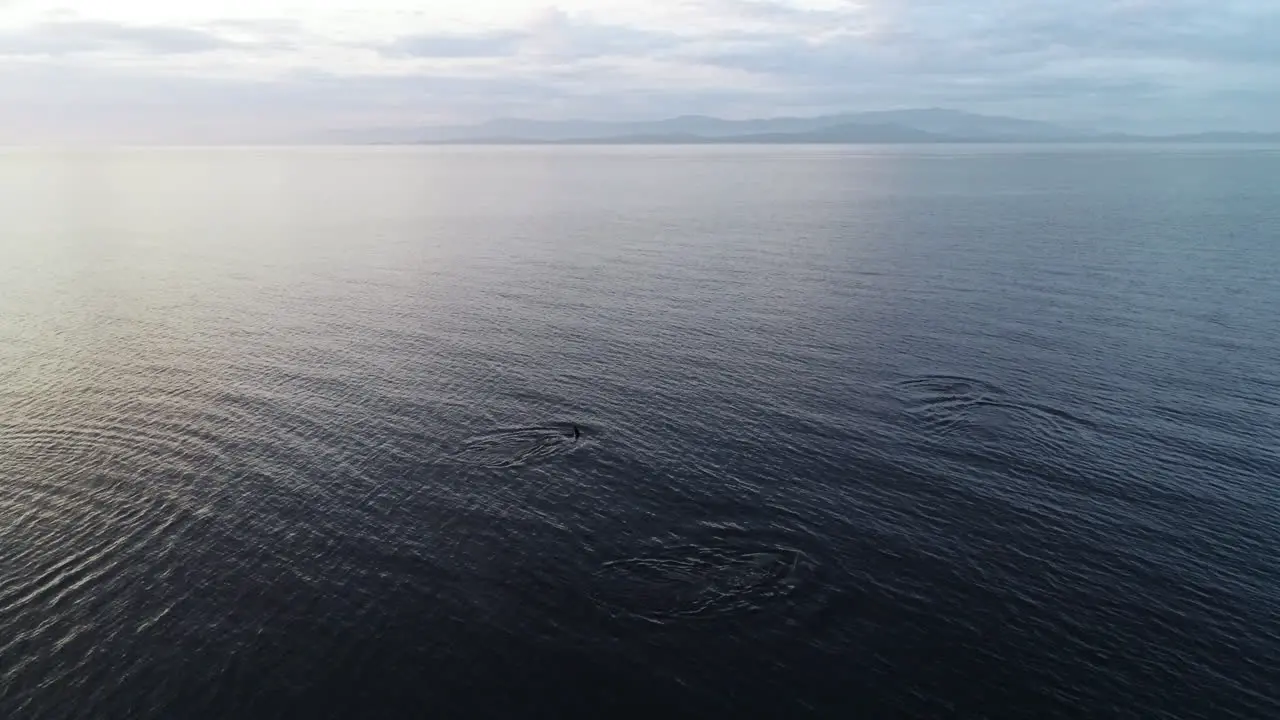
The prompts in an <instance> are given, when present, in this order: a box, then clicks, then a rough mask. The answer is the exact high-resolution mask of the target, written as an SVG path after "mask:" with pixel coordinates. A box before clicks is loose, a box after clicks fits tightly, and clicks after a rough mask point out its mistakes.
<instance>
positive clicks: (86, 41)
mask: <svg viewBox="0 0 1280 720" xmlns="http://www.w3.org/2000/svg"><path fill="white" fill-rule="evenodd" d="M233 46H234V43H231V42H229V41H227V40H224V39H223V38H221V37H219V36H217V35H214V34H211V33H208V32H204V31H202V30H197V29H192V28H182V27H164V26H146V25H122V24H118V23H112V22H91V21H63V22H45V23H40V24H38V25H34V26H31V27H29V28H26V29H24V30H21V31H9V32H5V33H0V55H71V54H77V53H95V52H110V51H118V50H131V51H135V52H143V53H150V54H155V55H180V54H185V53H200V52H209V51H212V50H222V49H226V48H229V47H233Z"/></svg>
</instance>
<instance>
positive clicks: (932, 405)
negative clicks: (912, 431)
mask: <svg viewBox="0 0 1280 720" xmlns="http://www.w3.org/2000/svg"><path fill="white" fill-rule="evenodd" d="M897 390H898V391H899V392H900V393H901V394H902V396H903V399H904V402H905V404H906V411H907V413H908V415H910V416H911V417H912V418H913V419H914V420H915V421H916V422H917V423H919V425H920V427H921V428H922V429H924V430H925V431H926V432H928V433H929V434H930V436H931V437H932V438H933V439H934V440H937V441H941V442H956V441H959V442H961V443H963V444H964V445H966V446H970V447H973V446H985V447H988V448H1007V449H1011V450H1019V449H1026V450H1035V451H1040V452H1048V453H1053V454H1055V455H1057V454H1061V453H1064V452H1067V451H1068V450H1071V449H1073V448H1075V447H1076V446H1078V445H1080V444H1081V443H1082V442H1084V441H1085V440H1086V439H1087V438H1086V436H1087V434H1088V432H1089V431H1090V429H1091V427H1092V426H1091V424H1090V423H1089V422H1088V421H1086V420H1084V419H1082V418H1080V417H1078V416H1076V415H1074V414H1072V413H1071V412H1070V411H1068V410H1066V409H1064V408H1060V407H1054V406H1051V405H1047V404H1043V403H1037V402H1032V401H1028V400H1024V399H1021V398H1018V397H1015V396H1012V395H1011V394H1009V393H1008V392H1006V391H1005V390H1004V389H1002V388H1000V387H999V386H997V385H995V384H992V383H988V382H985V381H983V380H978V379H974V378H966V377H960V376H954V375H927V376H923V377H917V378H911V379H908V380H904V381H901V382H899V383H898V384H897Z"/></svg>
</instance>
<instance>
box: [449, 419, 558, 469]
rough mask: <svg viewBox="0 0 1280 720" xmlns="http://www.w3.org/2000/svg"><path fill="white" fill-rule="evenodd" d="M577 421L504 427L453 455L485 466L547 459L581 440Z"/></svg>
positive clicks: (470, 442)
mask: <svg viewBox="0 0 1280 720" xmlns="http://www.w3.org/2000/svg"><path fill="white" fill-rule="evenodd" d="M581 433H582V429H581V428H580V427H579V426H577V425H572V424H565V425H547V426H534V427H520V428H504V429H501V430H495V431H493V432H490V433H485V434H483V435H478V436H476V437H473V438H471V439H470V440H467V441H466V442H465V443H464V444H463V446H462V447H461V448H460V449H459V450H458V451H457V452H455V453H454V454H453V455H452V456H451V459H452V460H453V461H454V462H456V463H460V464H464V465H474V466H477V467H486V468H512V467H521V466H524V465H532V464H534V463H539V462H545V461H547V460H550V459H552V458H555V457H558V456H560V455H564V454H566V453H569V452H571V451H573V450H574V449H575V448H576V447H578V445H579V443H580V442H581V441H582V434H581Z"/></svg>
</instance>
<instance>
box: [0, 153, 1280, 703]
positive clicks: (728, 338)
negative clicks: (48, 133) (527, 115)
mask: <svg viewBox="0 0 1280 720" xmlns="http://www.w3.org/2000/svg"><path fill="white" fill-rule="evenodd" d="M0 232H2V239H0V248H2V250H3V264H2V265H0V717H4V718H6V719H11V720H26V719H29V718H30V719H36V718H41V719H43V718H137V719H147V718H184V719H188V718H374V717H386V718H391V717H459V718H475V717H557V718H563V717H593V718H595V717H609V716H616V714H618V713H621V712H627V713H629V715H628V716H632V717H634V716H641V717H646V716H652V717H662V716H668V717H669V716H681V717H683V716H689V717H695V716H696V717H730V716H734V715H738V716H750V717H803V716H817V717H833V718H834V717H839V718H849V717H868V718H893V717H908V718H925V717H937V718H951V717H955V718H1060V717H1063V718H1065V717H1081V718H1085V717H1087V718H1259V719H1262V718H1267V719H1270V718H1276V717H1280V152H1277V151H1274V150H1266V149H1214V148H1197V149H1178V148H1160V149H1154V148H1140V149H1125V148H1109V149H1099V148H1092V149H1090V148H1075V149H1056V150H1055V149H1037V148H994V149H993V148H985V149H984V148H979V147H969V148H962V149H946V148H928V149H920V150H913V149H893V148H883V149H874V150H860V149H854V148H849V149H840V148H747V149H734V148H710V149H678V148H672V149H663V148H638V149H611V148H594V149H549V150H544V149H483V150H480V149H449V150H412V149H341V150H147V151H123V150H122V151H103V152H90V151H85V152H78V153H64V154H58V153H48V152H24V151H15V152H6V153H4V154H0ZM609 714H612V715H609Z"/></svg>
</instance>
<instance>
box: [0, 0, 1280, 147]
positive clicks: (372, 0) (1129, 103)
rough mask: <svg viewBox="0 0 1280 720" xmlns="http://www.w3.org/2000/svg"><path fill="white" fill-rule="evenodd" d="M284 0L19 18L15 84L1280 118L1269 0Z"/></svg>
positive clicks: (496, 108)
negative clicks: (346, 2)
mask: <svg viewBox="0 0 1280 720" xmlns="http://www.w3.org/2000/svg"><path fill="white" fill-rule="evenodd" d="M2 1H3V0H0V2H2ZM41 1H43V0H29V2H31V3H36V2H41ZM25 6H26V4H24V5H23V7H25ZM287 7H288V5H287V3H285V2H284V0H256V1H255V2H254V3H247V2H245V3H239V4H238V5H237V8H238V9H237V13H238V14H236V15H225V16H220V15H219V12H221V11H220V10H218V9H217V8H215V7H214V6H209V7H208V8H203V9H201V8H199V7H196V6H190V5H184V4H175V5H172V6H163V7H161V6H158V5H149V4H145V3H142V2H140V1H139V0H117V1H115V2H110V3H102V4H101V6H96V8H95V10H94V12H96V13H98V14H97V15H94V16H92V17H89V16H85V15H75V16H65V15H63V16H58V19H57V21H54V20H52V19H51V18H53V17H54V16H51V15H49V14H48V13H44V14H39V13H37V14H33V15H30V16H27V17H26V19H27V21H28V22H29V23H31V24H28V25H25V26H21V25H13V24H12V23H15V22H18V21H17V20H10V21H9V22H10V25H7V26H0V55H3V56H7V57H8V58H9V59H10V62H7V63H0V104H2V105H3V106H4V107H5V113H6V114H9V115H11V116H14V117H18V116H23V115H24V113H25V114H26V115H31V116H32V117H34V116H35V115H39V114H40V113H41V112H46V111H47V110H48V108H50V107H52V106H54V105H56V106H57V107H58V108H60V112H62V113H63V115H64V116H65V117H66V120H65V122H67V123H72V122H76V121H80V122H83V123H85V124H86V125H91V124H92V123H93V122H94V119H95V118H94V113H100V114H102V115H104V116H106V115H110V116H111V117H117V118H124V117H129V118H132V119H133V120H134V121H135V124H136V127H137V128H138V130H137V131H138V132H143V131H144V130H145V129H146V127H148V126H150V125H154V126H155V129H156V132H157V133H159V132H160V131H161V130H162V129H163V130H165V131H166V132H167V131H168V130H173V131H174V132H178V131H180V130H181V129H182V128H189V127H191V126H192V125H193V123H195V122H197V121H199V122H213V120H214V119H217V120H218V122H220V123H224V124H225V125H226V126H228V127H229V126H232V125H234V126H236V127H244V128H246V129H251V128H252V127H253V126H254V123H261V124H263V126H265V125H266V124H272V127H279V128H281V129H282V131H283V129H285V128H288V127H290V123H293V124H294V126H295V127H296V128H297V130H298V132H299V133H302V132H304V131H310V130H312V129H316V128H340V127H357V126H379V127H381V126H390V125H396V124H403V125H405V126H414V125H421V124H423V123H427V122H436V121H467V120H472V119H474V120H482V119H486V118H489V117H494V116H501V115H522V116H529V117H542V118H547V119H553V118H557V117H565V116H584V117H594V118H618V119H621V118H627V117H638V116H644V117H654V116H662V115H678V114H683V113H689V112H698V113H708V114H720V115H726V116H738V117H741V116H752V115H753V116H762V115H781V114H809V113H818V112H829V111H849V110H861V109H877V108H885V107H906V106H918V105H926V106H936V105H945V106H951V107H957V108H961V109H968V110H975V111H979V112H995V113H1008V114H1018V115H1023V116H1027V117H1033V118H1038V119H1047V120H1056V121H1063V122H1071V123H1075V124H1083V125H1088V124H1094V123H1098V124H1101V125H1102V126H1103V128H1104V129H1126V130H1142V131H1181V130H1191V129H1200V128H1202V127H1203V128H1207V129H1229V128H1246V129H1248V128H1256V129H1269V130H1280V99H1278V98H1280V43H1278V42H1276V41H1275V39H1274V37H1273V35H1274V32H1273V29H1274V28H1275V27H1280V4H1277V3H1275V2H1274V0H1215V2H1213V3H1208V2H1204V1H1203V0H1079V2H1075V3H1070V4H1067V3H1049V2H1028V1H1026V0H667V1H664V2H651V1H648V2H642V1H641V0H562V2H560V4H559V5H557V6H555V7H540V6H538V5H536V4H534V5H530V4H528V3H525V2H522V0H469V2H467V3H465V4H461V5H449V6H448V7H445V5H444V4H422V3H416V2H412V0H369V1H368V3H367V5H366V6H365V8H364V9H363V10H361V11H360V12H358V13H355V12H350V10H349V8H346V6H339V5H337V4H336V0H315V2H314V3H312V4H309V5H307V6H306V8H305V9H299V10H298V11H297V14H296V16H295V17H292V18H286V17H285V13H284V10H285V9H286V8H287ZM126 8H128V9H129V12H127V13H126V12H124V10H125V9H126ZM149 8H150V9H149ZM85 12H88V11H85ZM15 58H16V59H15ZM36 77H44V78H46V80H44V81H39V82H36V81H34V80H32V78H36ZM53 77H57V78H59V80H58V82H51V81H49V80H48V78H53ZM166 103H167V104H166ZM158 105H164V112H159V111H158V110H157V109H156V108H157V106H158ZM41 108H44V110H42V109H41ZM76 109H80V110H83V112H76ZM184 112H185V113H187V115H186V116H184V115H183V113H184ZM33 114H34V115H33ZM182 117H188V118H189V120H180V118H182ZM166 118H168V119H167V120H166ZM120 122H121V123H123V122H124V121H123V120H121V121H120ZM165 122H171V124H172V127H170V126H168V125H166V126H164V127H163V128H162V127H160V126H161V125H162V124H163V123H165ZM3 139H4V138H0V140H3Z"/></svg>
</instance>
